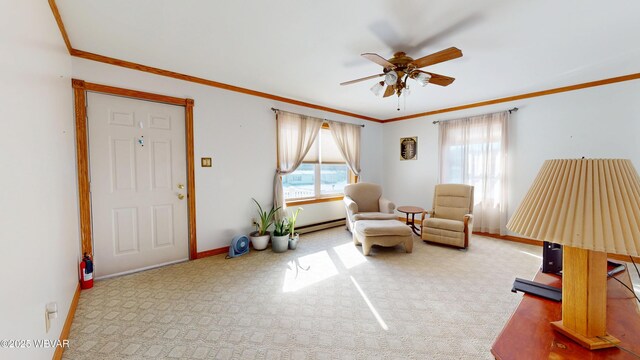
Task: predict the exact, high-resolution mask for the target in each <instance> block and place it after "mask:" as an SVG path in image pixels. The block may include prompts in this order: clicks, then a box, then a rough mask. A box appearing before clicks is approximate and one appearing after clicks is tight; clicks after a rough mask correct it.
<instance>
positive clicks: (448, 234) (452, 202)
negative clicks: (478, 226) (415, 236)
mask: <svg viewBox="0 0 640 360" xmlns="http://www.w3.org/2000/svg"><path fill="white" fill-rule="evenodd" d="M426 214H428V215H430V216H429V217H428V218H426V217H425V215H426ZM472 214H473V186H471V185H463V184H440V185H436V189H435V192H434V195H433V210H431V211H425V212H423V213H422V229H421V234H420V237H421V238H422V240H424V241H430V242H436V243H441V244H446V245H451V246H456V247H459V248H463V249H464V248H467V246H469V236H470V235H471V233H472V231H473V215H472Z"/></svg>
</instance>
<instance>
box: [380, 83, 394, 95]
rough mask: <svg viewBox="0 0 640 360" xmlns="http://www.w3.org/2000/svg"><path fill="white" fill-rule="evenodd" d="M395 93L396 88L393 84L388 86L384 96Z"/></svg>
mask: <svg viewBox="0 0 640 360" xmlns="http://www.w3.org/2000/svg"><path fill="white" fill-rule="evenodd" d="M395 93H396V88H395V87H394V86H393V85H391V86H387V89H386V90H385V91H384V96H382V97H389V96H391V95H393V94H395Z"/></svg>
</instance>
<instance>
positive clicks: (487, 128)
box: [440, 111, 509, 234]
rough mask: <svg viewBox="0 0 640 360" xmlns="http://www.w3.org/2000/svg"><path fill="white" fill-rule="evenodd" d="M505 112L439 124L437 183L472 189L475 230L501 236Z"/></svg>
mask: <svg viewBox="0 0 640 360" xmlns="http://www.w3.org/2000/svg"><path fill="white" fill-rule="evenodd" d="M508 120H509V115H508V113H507V112H506V111H505V112H500V113H495V114H487V115H479V116H474V117H471V118H465V119H460V120H450V121H445V122H441V123H440V182H441V183H445V184H446V183H458V184H468V185H473V187H474V201H475V204H474V209H473V226H474V229H475V230H476V231H481V232H488V233H494V234H504V233H505V229H506V227H505V225H506V215H507V203H506V202H507V196H506V180H507V178H506V175H507V172H506V156H507V138H506V137H507V134H508V132H507V124H508Z"/></svg>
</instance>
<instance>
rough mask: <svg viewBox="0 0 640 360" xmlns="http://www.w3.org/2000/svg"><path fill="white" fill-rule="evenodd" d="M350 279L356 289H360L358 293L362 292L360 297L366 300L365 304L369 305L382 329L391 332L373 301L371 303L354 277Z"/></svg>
mask: <svg viewBox="0 0 640 360" xmlns="http://www.w3.org/2000/svg"><path fill="white" fill-rule="evenodd" d="M349 277H350V278H351V281H352V282H353V285H355V287H356V289H358V292H360V296H362V298H363V299H364V302H365V303H367V306H368V307H369V310H371V313H372V314H373V316H375V318H376V320H378V324H380V327H381V328H382V329H384V330H389V327H388V326H387V323H385V322H384V320H383V319H382V316H380V314H378V311H377V310H376V308H375V307H373V304H372V303H371V301H369V297H367V294H365V293H364V291H362V288H361V287H360V285H359V284H358V282H357V281H356V279H354V278H353V276H349Z"/></svg>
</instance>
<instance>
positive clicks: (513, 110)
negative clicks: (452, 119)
mask: <svg viewBox="0 0 640 360" xmlns="http://www.w3.org/2000/svg"><path fill="white" fill-rule="evenodd" d="M507 111H508V112H509V114H511V113H512V112H516V111H518V108H517V107H514V108H513V109H509V110H507ZM474 116H478V115H474ZM440 121H448V120H436V121H434V122H433V124H434V125H435V124H438V123H440Z"/></svg>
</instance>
